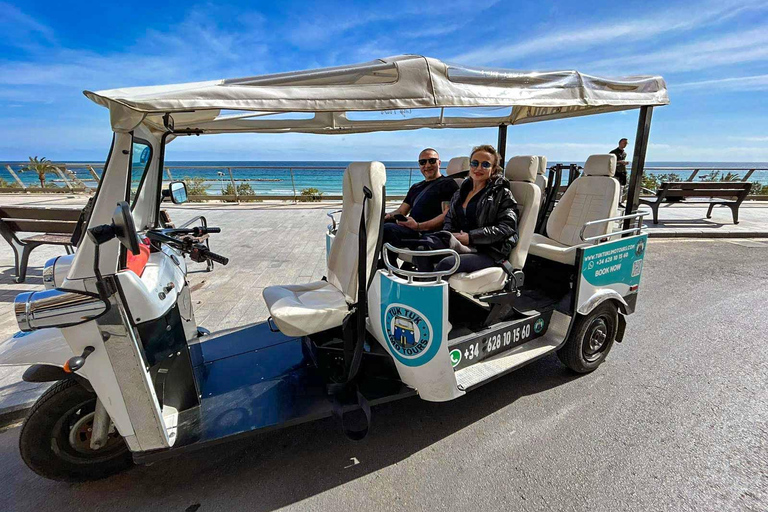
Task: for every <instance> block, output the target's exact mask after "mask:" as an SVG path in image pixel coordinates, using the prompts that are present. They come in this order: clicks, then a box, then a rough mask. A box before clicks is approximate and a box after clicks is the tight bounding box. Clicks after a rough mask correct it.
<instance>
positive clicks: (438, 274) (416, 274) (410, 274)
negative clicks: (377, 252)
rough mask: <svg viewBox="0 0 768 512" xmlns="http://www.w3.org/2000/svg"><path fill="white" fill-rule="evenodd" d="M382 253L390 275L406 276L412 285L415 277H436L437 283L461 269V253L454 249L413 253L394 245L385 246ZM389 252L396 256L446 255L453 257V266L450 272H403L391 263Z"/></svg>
mask: <svg viewBox="0 0 768 512" xmlns="http://www.w3.org/2000/svg"><path fill="white" fill-rule="evenodd" d="M381 251H382V254H381V255H382V257H383V258H384V264H385V265H386V266H387V269H388V270H389V274H390V275H392V274H397V275H400V276H405V277H407V278H408V282H409V283H412V282H413V278H414V277H434V278H435V281H440V280H441V279H442V278H443V276H447V275H451V274H453V273H454V272H456V270H458V268H459V263H460V261H459V253H457V252H456V251H454V250H453V249H433V250H430V251H413V250H411V249H401V248H399V247H395V246H393V245H392V244H384V247H382V249H381ZM388 251H392V252H394V253H395V254H406V255H408V256H439V255H441V254H445V255H446V256H451V255H453V257H454V258H453V266H452V267H451V268H450V269H449V270H434V271H432V272H414V271H412V270H403V269H401V268H397V267H396V266H394V265H392V264H391V263H390V262H389V258H388V255H387V252H388Z"/></svg>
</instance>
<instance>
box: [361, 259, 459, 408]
mask: <svg viewBox="0 0 768 512" xmlns="http://www.w3.org/2000/svg"><path fill="white" fill-rule="evenodd" d="M368 316H369V320H370V325H369V329H370V330H371V331H372V332H373V334H374V336H375V337H376V339H377V340H378V342H379V344H381V346H382V347H384V349H385V350H386V351H387V352H388V353H389V354H390V355H391V356H392V359H393V360H394V362H395V366H396V367H397V371H398V374H399V375H400V379H401V380H402V381H403V382H404V383H405V384H407V385H408V386H410V387H412V388H414V389H416V390H417V391H418V393H419V396H420V397H421V398H422V399H424V400H428V401H431V402H444V401H447V400H452V399H454V398H457V397H459V396H461V395H463V394H464V392H463V391H461V390H459V389H458V387H457V385H456V377H455V374H454V371H453V367H452V365H451V360H450V355H449V353H448V348H447V347H448V332H449V331H450V330H451V324H450V323H449V322H448V284H447V283H445V282H443V281H441V282H439V283H436V282H429V283H408V281H406V280H404V279H401V278H399V277H397V276H395V275H388V274H387V273H386V272H384V271H383V270H380V271H379V272H378V275H377V276H376V277H375V278H374V279H373V283H372V284H371V287H370V289H369V291H368Z"/></svg>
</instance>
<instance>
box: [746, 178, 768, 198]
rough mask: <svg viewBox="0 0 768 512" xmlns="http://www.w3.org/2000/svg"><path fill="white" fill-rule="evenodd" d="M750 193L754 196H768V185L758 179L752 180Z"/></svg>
mask: <svg viewBox="0 0 768 512" xmlns="http://www.w3.org/2000/svg"><path fill="white" fill-rule="evenodd" d="M749 194H750V195H754V196H768V185H763V184H762V183H758V182H757V181H754V182H752V189H751V190H750V191H749Z"/></svg>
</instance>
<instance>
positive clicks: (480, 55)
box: [450, 2, 766, 64]
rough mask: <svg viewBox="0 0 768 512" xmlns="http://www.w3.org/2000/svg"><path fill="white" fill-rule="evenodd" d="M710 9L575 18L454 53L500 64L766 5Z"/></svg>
mask: <svg viewBox="0 0 768 512" xmlns="http://www.w3.org/2000/svg"><path fill="white" fill-rule="evenodd" d="M708 7H709V8H708V9H706V8H705V9H696V10H695V11H694V12H691V7H690V6H686V7H685V8H684V9H673V10H668V11H664V12H659V13H656V14H654V15H651V16H648V17H645V18H636V19H632V20H630V21H625V22H618V23H614V24H610V25H608V24H606V22H605V20H603V21H601V22H600V23H598V24H596V25H589V24H586V25H582V26H580V25H579V22H578V21H577V20H572V21H571V22H570V23H569V24H568V26H565V27H550V28H549V29H548V30H547V33H545V34H541V35H538V36H533V37H530V38H526V40H524V41H522V42H517V43H513V44H500V43H499V42H498V41H497V42H495V43H494V44H489V45H487V46H484V47H481V48H478V49H475V50H472V51H469V52H465V53H462V54H460V55H456V56H455V57H452V58H451V59H450V60H453V61H455V62H472V63H476V64H499V63H507V62H510V61H515V60H517V59H520V58H522V57H527V56H531V55H545V56H547V57H548V56H550V54H551V53H552V52H559V53H563V52H567V53H576V52H579V51H585V50H588V49H590V48H594V47H598V46H602V45H608V44H612V43H614V42H621V43H627V42H631V41H641V40H652V39H654V38H657V37H658V36H660V35H663V34H678V35H679V34H680V33H681V32H685V31H689V30H694V29H700V28H701V27H703V26H707V25H713V24H717V23H722V22H723V21H725V20H727V19H730V18H733V17H735V16H737V15H739V14H741V13H743V11H744V10H751V9H765V8H766V6H765V5H762V4H760V3H757V4H747V5H742V6H739V7H734V6H733V4H731V3H723V2H720V3H718V4H714V3H711V4H709V6H708Z"/></svg>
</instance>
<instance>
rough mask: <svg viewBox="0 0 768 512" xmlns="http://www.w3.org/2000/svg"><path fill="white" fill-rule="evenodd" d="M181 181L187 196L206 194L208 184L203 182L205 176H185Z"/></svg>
mask: <svg viewBox="0 0 768 512" xmlns="http://www.w3.org/2000/svg"><path fill="white" fill-rule="evenodd" d="M182 181H183V182H184V184H185V185H186V186H187V195H189V196H207V195H208V188H209V187H210V185H206V184H205V178H203V177H200V176H195V177H194V178H192V177H189V176H185V177H184V178H182Z"/></svg>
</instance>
